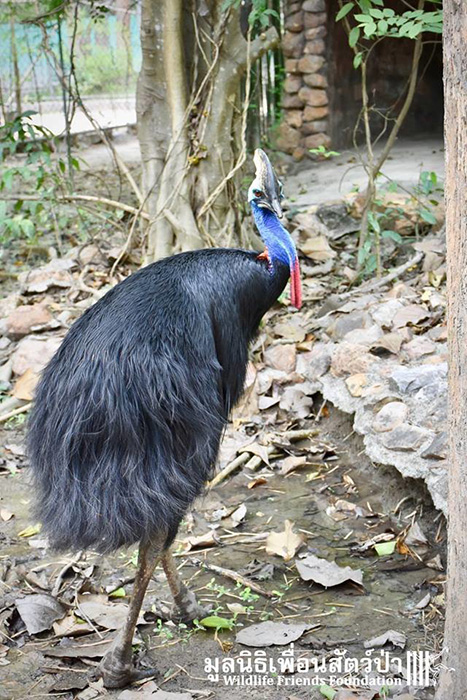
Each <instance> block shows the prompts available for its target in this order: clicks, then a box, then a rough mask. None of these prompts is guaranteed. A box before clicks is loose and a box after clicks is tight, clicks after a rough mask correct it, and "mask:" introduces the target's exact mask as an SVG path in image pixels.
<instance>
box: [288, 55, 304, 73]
mask: <svg viewBox="0 0 467 700" xmlns="http://www.w3.org/2000/svg"><path fill="white" fill-rule="evenodd" d="M285 72H286V73H300V71H299V70H298V59H297V58H287V59H286V60H285Z"/></svg>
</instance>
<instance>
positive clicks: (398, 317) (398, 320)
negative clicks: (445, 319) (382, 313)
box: [392, 304, 430, 328]
mask: <svg viewBox="0 0 467 700" xmlns="http://www.w3.org/2000/svg"><path fill="white" fill-rule="evenodd" d="M429 315H430V312H429V311H428V310H427V309H425V307H423V306H419V305H418V304H409V305H408V306H404V307H403V308H402V309H400V310H399V311H398V312H397V313H396V314H395V315H394V318H393V320H392V323H393V326H394V328H403V327H404V326H407V325H408V324H409V323H410V324H411V325H414V326H415V325H417V323H420V321H423V319H425V318H427V317H428V316H429Z"/></svg>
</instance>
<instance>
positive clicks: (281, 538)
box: [266, 520, 305, 561]
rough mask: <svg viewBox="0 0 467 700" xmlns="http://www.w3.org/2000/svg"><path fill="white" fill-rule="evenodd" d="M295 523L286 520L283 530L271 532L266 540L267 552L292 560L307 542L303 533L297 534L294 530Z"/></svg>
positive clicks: (285, 559)
mask: <svg viewBox="0 0 467 700" xmlns="http://www.w3.org/2000/svg"><path fill="white" fill-rule="evenodd" d="M293 526H294V523H291V522H290V520H286V521H285V522H284V530H283V531H282V532H271V533H270V534H269V535H268V538H267V540H266V552H267V553H268V554H278V555H279V556H280V557H282V558H283V559H284V561H290V560H291V559H293V557H294V556H295V554H296V553H297V552H298V550H299V549H300V547H301V546H302V545H303V543H304V542H305V537H304V536H303V535H297V534H296V533H295V532H294V531H293Z"/></svg>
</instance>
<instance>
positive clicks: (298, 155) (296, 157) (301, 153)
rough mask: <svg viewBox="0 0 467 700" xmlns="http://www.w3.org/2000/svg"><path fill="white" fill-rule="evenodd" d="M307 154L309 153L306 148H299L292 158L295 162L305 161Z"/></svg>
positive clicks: (293, 152)
mask: <svg viewBox="0 0 467 700" xmlns="http://www.w3.org/2000/svg"><path fill="white" fill-rule="evenodd" d="M307 153H308V151H307V150H306V148H303V146H297V148H294V150H293V151H292V157H293V159H294V160H297V161H300V160H303V159H304V157H305V156H306V154H307Z"/></svg>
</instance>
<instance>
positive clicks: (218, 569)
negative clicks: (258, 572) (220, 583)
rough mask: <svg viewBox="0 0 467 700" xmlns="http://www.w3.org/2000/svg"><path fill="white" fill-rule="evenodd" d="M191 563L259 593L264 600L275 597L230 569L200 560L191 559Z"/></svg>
mask: <svg viewBox="0 0 467 700" xmlns="http://www.w3.org/2000/svg"><path fill="white" fill-rule="evenodd" d="M192 561H193V563H194V564H196V566H200V567H202V568H203V569H206V571H212V573H213V574H220V575H221V576H225V578H230V579H231V580H232V581H235V582H236V583H241V585H242V586H244V587H245V588H250V589H251V590H252V591H255V592H256V593H259V594H260V595H262V596H264V597H265V598H275V597H276V596H275V595H274V593H269V591H265V590H264V588H261V586H259V585H258V584H257V583H255V582H254V581H251V580H250V579H248V578H246V576H242V575H241V574H239V573H238V572H237V571H233V570H232V569H224V567H223V566H217V564H210V563H209V562H207V561H201V560H200V559H192Z"/></svg>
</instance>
